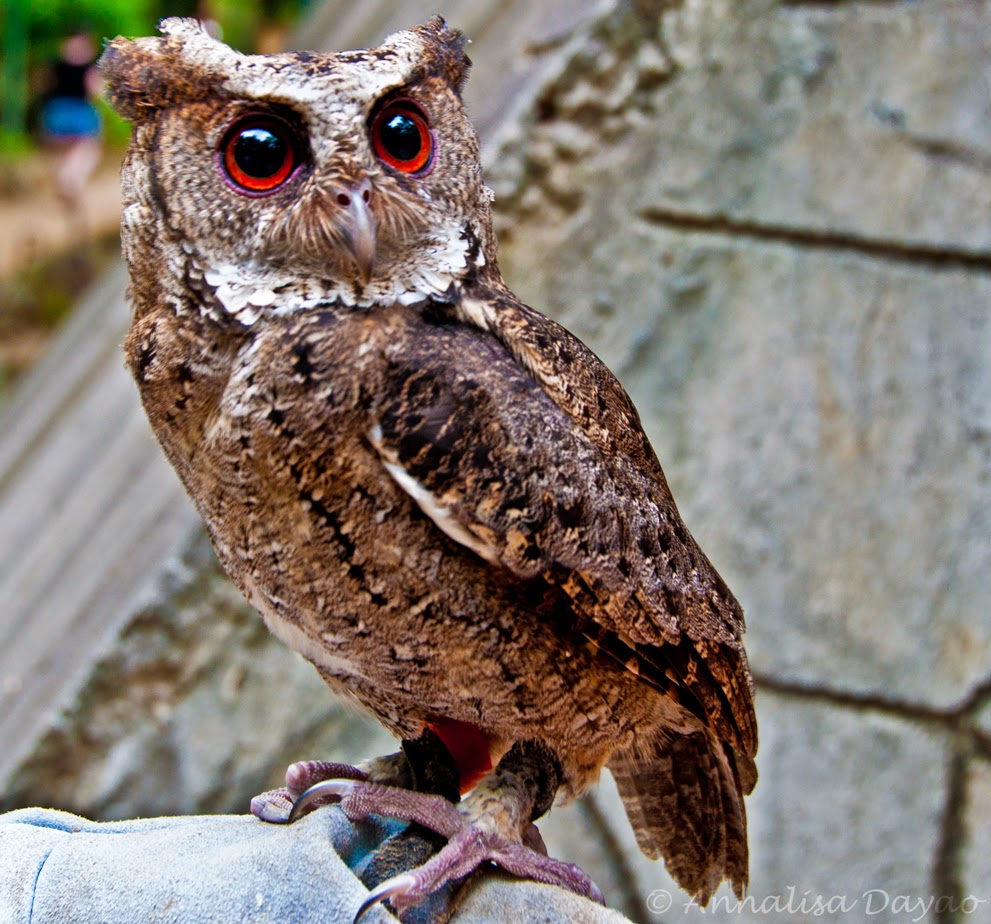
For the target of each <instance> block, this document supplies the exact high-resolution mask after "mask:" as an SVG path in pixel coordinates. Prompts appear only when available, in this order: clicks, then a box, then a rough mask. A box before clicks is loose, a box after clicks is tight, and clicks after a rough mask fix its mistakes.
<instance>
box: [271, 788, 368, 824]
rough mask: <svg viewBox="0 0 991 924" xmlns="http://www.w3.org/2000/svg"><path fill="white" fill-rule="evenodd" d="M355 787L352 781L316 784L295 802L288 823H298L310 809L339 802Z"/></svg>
mask: <svg viewBox="0 0 991 924" xmlns="http://www.w3.org/2000/svg"><path fill="white" fill-rule="evenodd" d="M355 785H356V784H355V783H354V782H353V781H351V780H323V781H321V782H319V783H314V784H313V785H312V786H311V787H310V788H309V789H307V790H306V791H305V792H304V793H303V794H302V795H301V796H300V797H299V798H298V799H297V800H296V801H295V802H293V804H292V808H291V809H290V811H289V817H288V818H287V819H286V821H287V822H288V823H289V824H292V823H293V822H294V821H298V820H299V819H300V818H301V817H302V816H303V815H304V814H305V813H306V811H307V810H308V809H310V808H315V807H316V806H318V805H327V804H328V803H331V802H335V801H339V800H340V799H342V798H344V797H345V796H347V795H349V794H350V793H351V792H353V790H354V787H355Z"/></svg>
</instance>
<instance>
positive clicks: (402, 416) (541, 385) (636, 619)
mask: <svg viewBox="0 0 991 924" xmlns="http://www.w3.org/2000/svg"><path fill="white" fill-rule="evenodd" d="M458 320H459V321H460V322H461V323H449V324H440V323H437V322H436V321H431V322H430V323H429V324H428V323H427V322H424V331H423V341H422V342H423V348H422V349H420V350H418V351H416V354H415V355H414V356H411V355H409V354H408V352H407V353H398V352H397V354H396V355H394V356H392V357H390V360H389V363H388V368H387V369H386V371H385V373H384V375H383V381H382V382H381V389H380V393H379V394H378V395H377V396H376V406H375V407H374V408H373V415H374V426H373V428H372V432H371V433H370V441H371V443H372V444H373V445H374V447H375V449H376V450H377V451H378V453H379V455H380V457H381V459H382V462H383V464H384V465H385V467H386V469H387V471H389V473H390V474H391V475H392V477H393V478H394V480H395V481H396V482H397V483H398V484H399V485H400V487H402V488H403V489H404V490H405V491H406V492H407V493H408V494H409V495H410V496H411V497H412V499H413V500H414V501H415V502H416V503H417V505H418V506H419V507H420V509H421V510H422V511H423V512H424V513H425V514H426V515H427V516H429V517H430V518H431V519H432V520H433V521H434V522H435V523H436V524H437V525H438V527H440V528H441V529H442V530H443V531H444V532H445V533H446V534H447V535H448V536H449V537H451V538H452V539H453V540H454V541H456V542H459V543H460V544H462V545H463V546H465V547H467V548H469V549H471V550H472V551H473V552H475V553H476V554H479V555H481V556H482V557H483V558H485V559H486V560H488V561H490V562H492V563H498V564H500V565H501V566H503V567H505V568H507V569H508V570H509V571H510V572H512V573H513V574H514V575H516V576H517V577H518V578H520V579H524V580H525V579H533V578H537V577H540V578H542V579H544V580H546V581H549V582H550V583H551V584H553V585H555V586H557V587H559V588H560V590H561V591H562V592H563V593H565V594H566V595H567V596H568V597H569V598H570V599H571V603H572V608H573V610H574V612H575V613H576V628H577V623H578V622H580V621H584V623H585V624H586V625H588V626H593V627H595V626H597V627H600V628H601V629H602V630H604V631H605V632H607V633H610V634H611V636H612V637H613V638H614V639H621V640H622V642H621V645H620V646H619V647H620V648H623V649H624V650H625V651H626V652H628V656H626V657H625V660H624V663H632V662H630V660H629V659H630V658H633V659H635V663H636V664H637V665H638V666H639V667H638V671H639V672H640V673H641V674H643V675H644V677H645V679H646V680H648V682H650V681H651V678H652V677H653V682H654V683H655V685H657V686H659V687H664V686H668V687H669V686H670V683H671V679H672V678H674V679H676V681H677V683H678V684H679V685H680V687H682V688H683V689H684V690H685V691H686V693H687V694H689V696H690V697H691V698H692V699H693V701H695V702H696V703H698V704H699V705H700V708H701V711H702V712H703V713H704V715H705V717H706V718H707V720H708V722H709V724H710V725H711V726H712V728H713V729H714V731H715V733H716V734H717V735H718V736H719V737H720V738H722V739H723V740H726V741H728V742H730V743H731V744H732V745H733V746H734V747H735V748H737V749H738V750H740V751H741V752H742V753H744V754H747V755H748V756H749V755H752V754H753V753H754V752H755V751H756V722H755V719H754V714H753V704H752V686H751V680H750V673H749V670H748V668H747V663H746V658H745V655H744V653H743V648H742V641H741V637H742V633H743V628H744V624H743V614H742V611H741V609H740V606H739V604H738V603H737V601H736V600H735V598H734V597H733V595H732V594H731V593H730V591H729V589H728V588H727V587H726V585H725V583H724V582H723V581H722V579H721V578H720V577H719V575H718V574H717V572H716V571H715V569H714V568H713V566H712V565H711V563H710V562H709V560H708V559H707V558H706V557H705V555H704V554H703V553H702V551H701V549H700V548H699V547H698V545H697V544H696V543H695V541H694V539H693V538H692V537H691V535H690V533H689V532H688V530H687V529H686V528H685V526H684V523H683V522H682V520H681V517H680V515H679V513H678V510H677V507H676V506H675V503H674V500H673V498H672V496H671V492H670V490H669V489H668V486H667V482H666V480H665V478H664V475H663V472H662V471H661V467H660V465H659V463H658V462H657V459H656V456H655V455H654V453H653V450H652V449H651V447H650V444H649V442H648V441H647V438H646V436H645V435H644V433H643V429H642V427H641V425H640V420H639V417H638V415H637V412H636V410H635V408H634V407H633V404H632V402H631V401H630V399H629V397H628V396H627V395H626V392H625V391H624V390H623V389H622V386H620V384H619V383H618V382H617V381H616V379H615V377H613V376H612V374H611V373H610V372H609V371H608V370H607V369H606V367H605V366H604V365H603V364H602V363H601V362H600V361H599V360H598V359H597V358H596V357H595V356H594V354H592V353H591V351H590V350H588V348H587V347H585V346H584V345H583V344H581V342H580V341H578V340H577V339H576V338H574V337H573V336H572V335H571V334H569V333H568V332H567V331H565V330H564V329H563V328H561V327H560V326H558V325H556V324H554V322H552V321H550V320H549V319H547V318H544V317H543V316H542V315H540V314H538V313H536V312H533V311H532V310H531V309H528V308H526V307H525V306H523V305H522V304H521V303H520V302H518V301H517V300H515V299H514V298H512V297H511V296H509V295H506V294H502V293H495V294H493V295H492V297H491V299H474V300H471V301H468V300H466V301H465V302H463V303H462V304H461V306H460V317H459V318H458ZM465 321H467V322H468V323H464V322H465ZM585 634H586V636H587V637H589V638H590V639H591V640H592V641H593V642H595V639H594V638H592V636H593V635H595V632H591V633H589V632H586V633H585ZM607 647H609V648H610V650H611V651H612V653H613V654H614V656H616V648H617V646H616V645H615V644H611V645H610V646H607ZM620 657H621V658H622V657H623V656H620Z"/></svg>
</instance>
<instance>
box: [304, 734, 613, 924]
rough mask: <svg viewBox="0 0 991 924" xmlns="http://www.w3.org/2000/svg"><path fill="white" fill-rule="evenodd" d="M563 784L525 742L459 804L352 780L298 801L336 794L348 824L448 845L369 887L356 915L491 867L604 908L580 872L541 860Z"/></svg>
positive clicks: (401, 903) (552, 760) (427, 895)
mask: <svg viewBox="0 0 991 924" xmlns="http://www.w3.org/2000/svg"><path fill="white" fill-rule="evenodd" d="M560 779H561V769H560V765H559V763H558V761H557V759H556V757H555V756H554V754H553V752H552V751H551V750H550V749H549V748H548V747H547V746H546V745H543V744H541V743H539V742H533V741H526V742H518V743H517V744H515V745H514V746H513V747H512V748H511V749H510V751H509V752H508V753H507V754H506V755H505V756H504V757H503V759H502V760H501V761H500V762H499V764H498V766H497V767H496V768H495V769H494V770H493V771H492V772H491V773H489V774H488V775H487V776H486V777H485V779H483V780H482V782H481V783H479V785H478V786H476V787H475V789H474V790H473V791H472V792H471V794H470V795H468V796H467V798H465V800H464V801H463V802H462V803H461V804H460V805H458V806H455V805H454V804H453V803H452V802H451V801H449V800H448V799H445V798H443V797H442V796H433V795H426V794H423V793H416V792H410V791H408V790H403V789H397V788H395V787H391V786H385V785H381V784H378V783H373V782H352V781H337V782H330V781H328V782H326V783H320V784H318V785H317V786H316V787H314V790H312V791H311V792H308V793H304V795H303V796H302V797H301V798H300V800H299V802H300V803H302V804H304V805H306V804H308V802H309V800H310V799H311V798H312V797H314V796H318V797H323V796H327V795H336V796H339V797H340V799H341V802H340V805H341V808H342V809H343V811H344V813H345V814H346V815H347V816H348V818H350V819H352V820H353V821H357V820H359V819H361V818H365V817H366V816H368V815H371V814H377V815H387V816H391V817H395V818H405V819H407V820H409V821H412V822H414V823H416V824H417V825H420V826H422V827H423V828H427V829H428V830H430V831H434V832H436V833H437V834H439V835H441V837H442V838H445V839H446V840H447V843H446V844H444V846H442V847H441V848H440V850H439V851H438V852H437V853H436V854H435V855H434V856H432V857H431V858H430V859H428V860H426V862H424V863H422V865H420V866H417V867H416V868H414V869H409V870H408V871H406V872H402V873H400V874H398V875H396V876H393V877H392V878H390V879H387V880H386V881H384V882H381V883H380V884H379V885H377V886H376V887H375V888H374V889H372V891H371V893H370V894H369V896H368V898H367V899H366V900H365V902H364V903H363V904H362V906H361V909H360V910H359V912H358V917H360V916H361V915H362V914H363V913H364V912H365V911H367V910H368V909H369V908H371V907H372V905H374V904H375V903H377V902H379V901H383V900H385V899H388V900H389V901H390V903H391V904H392V906H393V907H394V908H396V910H403V909H408V908H411V907H412V906H414V905H418V904H419V903H420V902H423V901H425V900H430V899H431V898H432V897H434V896H435V895H436V893H438V892H442V891H447V890H448V889H449V888H450V887H451V886H452V885H454V884H456V882H457V881H458V880H461V879H463V878H464V877H466V876H468V875H469V874H471V873H473V872H474V871H475V870H478V869H479V868H483V867H485V866H488V865H489V864H490V863H494V864H496V865H497V866H499V867H501V868H502V869H504V870H506V871H507V872H509V873H512V874H513V875H515V876H519V877H520V878H524V879H532V880H536V881H537V882H545V883H549V884H552V885H559V886H563V887H564V888H566V889H569V890H570V891H572V892H577V893H578V894H580V895H584V896H587V897H589V898H592V899H594V900H596V901H599V902H601V901H602V900H603V899H602V893H601V892H600V891H599V889H598V887H597V886H596V885H595V883H593V882H592V880H591V879H589V877H588V876H587V875H586V874H585V873H584V872H583V871H582V870H581V869H580V868H579V867H577V866H575V865H574V864H571V863H564V862H561V861H559V860H554V859H551V858H549V857H548V856H547V855H546V851H545V850H544V847H543V841H542V840H541V838H540V834H539V832H538V831H537V829H536V827H535V826H534V825H533V820H534V819H536V818H539V817H540V816H541V815H542V814H543V813H544V812H546V811H547V809H548V808H550V805H551V803H552V802H553V799H554V796H555V795H556V793H557V790H558V787H559V785H560ZM311 793H312V796H311Z"/></svg>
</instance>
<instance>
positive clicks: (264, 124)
mask: <svg viewBox="0 0 991 924" xmlns="http://www.w3.org/2000/svg"><path fill="white" fill-rule="evenodd" d="M220 163H221V167H222V169H223V172H224V174H225V175H226V176H227V178H228V179H229V180H230V181H231V182H232V183H233V184H234V185H235V186H236V187H237V188H238V189H239V190H240V191H241V192H245V193H248V194H255V195H264V194H265V193H270V192H275V190H277V189H278V188H279V187H280V186H282V185H283V184H284V183H285V182H286V180H288V179H289V178H290V177H291V176H292V175H293V174H294V173H295V171H296V168H297V167H298V166H299V163H300V155H299V149H298V146H297V144H296V139H295V137H294V135H293V132H292V129H291V128H290V127H289V126H288V125H287V124H286V123H285V122H283V121H282V120H281V119H279V118H276V117H275V116H267V115H263V116H257V115H256V116H248V117H246V118H244V119H239V120H238V121H237V122H235V123H234V124H233V125H232V126H231V127H230V128H229V129H228V130H227V134H226V135H224V140H223V141H222V142H221V144H220Z"/></svg>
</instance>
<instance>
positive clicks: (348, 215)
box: [337, 180, 375, 285]
mask: <svg viewBox="0 0 991 924" xmlns="http://www.w3.org/2000/svg"><path fill="white" fill-rule="evenodd" d="M337 202H338V204H339V205H340V206H341V209H342V212H341V219H340V228H341V232H342V233H343V235H344V242H345V243H346V244H347V247H348V250H350V251H351V256H352V257H354V262H355V265H356V266H357V267H358V276H359V277H360V279H361V282H362V285H367V284H368V282H369V280H370V279H371V278H372V271H373V270H374V268H375V216H374V215H373V214H372V209H371V202H372V184H371V182H370V181H368V180H362V182H361V183H359V184H358V185H357V186H355V187H352V188H350V189H341V191H340V192H339V193H338V194H337Z"/></svg>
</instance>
